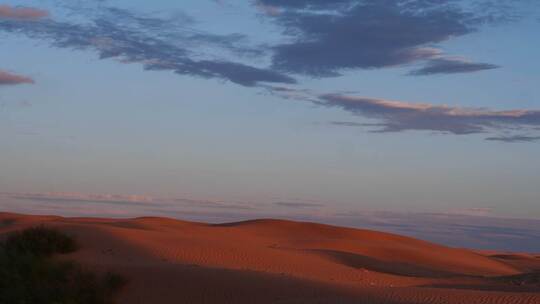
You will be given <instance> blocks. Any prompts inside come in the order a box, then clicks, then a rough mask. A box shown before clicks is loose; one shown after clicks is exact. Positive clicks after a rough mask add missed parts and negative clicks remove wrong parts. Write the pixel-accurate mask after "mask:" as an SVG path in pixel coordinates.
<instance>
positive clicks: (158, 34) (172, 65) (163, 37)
mask: <svg viewBox="0 0 540 304" xmlns="http://www.w3.org/2000/svg"><path fill="white" fill-rule="evenodd" d="M77 13H78V14H79V15H81V17H82V18H86V19H89V20H87V22H84V23H81V22H75V21H74V22H70V21H57V20H52V19H44V20H38V21H36V22H23V21H21V20H18V19H0V30H3V31H5V32H9V33H16V34H24V35H26V36H28V37H30V38H34V39H39V40H44V41H49V42H50V43H51V44H52V45H53V46H55V47H60V48H70V49H76V50H79V49H88V50H94V51H96V52H97V53H98V54H99V57H100V58H101V59H106V58H116V59H118V60H119V61H120V62H124V63H139V64H142V65H143V66H144V68H145V69H147V70H165V71H173V72H175V73H177V74H180V75H191V76H197V77H203V78H218V79H225V80H229V81H231V82H234V83H237V84H240V85H244V86H254V85H256V84H258V83H260V82H269V83H295V82H296V81H295V79H294V78H292V77H290V76H287V75H285V74H282V73H280V72H277V71H274V70H271V69H268V68H264V67H256V66H252V65H249V64H245V63H242V62H241V60H240V61H238V60H231V59H230V58H228V57H227V56H224V55H221V56H218V57H217V58H216V55H217V54H220V52H214V51H213V49H216V48H217V49H219V50H228V51H230V52H232V53H234V54H235V55H236V56H241V55H249V54H256V53H257V52H260V50H259V49H257V48H250V47H248V46H246V45H244V44H243V42H242V40H243V39H245V37H243V36H242V35H240V34H235V33H233V34H230V35H216V34H212V33H205V32H203V31H199V30H196V29H193V28H191V27H189V26H187V25H186V20H185V18H184V17H182V18H180V19H181V20H177V19H178V18H176V19H170V18H161V17H149V16H144V15H138V14H136V13H134V12H131V11H128V10H123V9H118V8H100V9H97V10H96V11H88V12H86V11H85V12H77ZM204 45H208V46H211V47H210V48H207V49H210V54H208V55H205V52H204V51H202V50H203V49H204V48H203V46H204Z"/></svg>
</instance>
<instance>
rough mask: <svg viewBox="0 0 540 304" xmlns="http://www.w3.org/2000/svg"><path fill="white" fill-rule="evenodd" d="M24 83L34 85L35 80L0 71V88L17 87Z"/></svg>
mask: <svg viewBox="0 0 540 304" xmlns="http://www.w3.org/2000/svg"><path fill="white" fill-rule="evenodd" d="M24 83H27V84H28V83H30V84H32V83H34V80H33V79H32V78H30V77H26V76H21V75H17V74H13V73H10V72H7V71H2V70H0V86H2V85H17V84H24Z"/></svg>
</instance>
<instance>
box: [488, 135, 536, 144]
mask: <svg viewBox="0 0 540 304" xmlns="http://www.w3.org/2000/svg"><path fill="white" fill-rule="evenodd" d="M486 140H491V141H500V142H505V143H526V142H535V141H540V136H525V135H513V136H496V137H488V138H486Z"/></svg>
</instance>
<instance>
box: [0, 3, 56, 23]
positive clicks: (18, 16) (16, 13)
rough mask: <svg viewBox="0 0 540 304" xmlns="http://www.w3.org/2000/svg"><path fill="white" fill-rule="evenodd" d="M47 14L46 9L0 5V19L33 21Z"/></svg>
mask: <svg viewBox="0 0 540 304" xmlns="http://www.w3.org/2000/svg"><path fill="white" fill-rule="evenodd" d="M47 16H49V13H48V12H47V11H45V10H40V9H37V8H31V7H11V6H9V5H0V19H13V20H26V21H33V20H39V19H42V18H45V17H47Z"/></svg>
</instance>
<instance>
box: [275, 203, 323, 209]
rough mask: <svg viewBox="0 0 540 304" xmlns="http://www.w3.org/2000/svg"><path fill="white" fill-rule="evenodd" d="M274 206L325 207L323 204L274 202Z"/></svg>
mask: <svg viewBox="0 0 540 304" xmlns="http://www.w3.org/2000/svg"><path fill="white" fill-rule="evenodd" d="M274 205H276V206H280V207H287V208H319V207H323V206H324V205H323V204H318V203H305V202H274Z"/></svg>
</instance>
